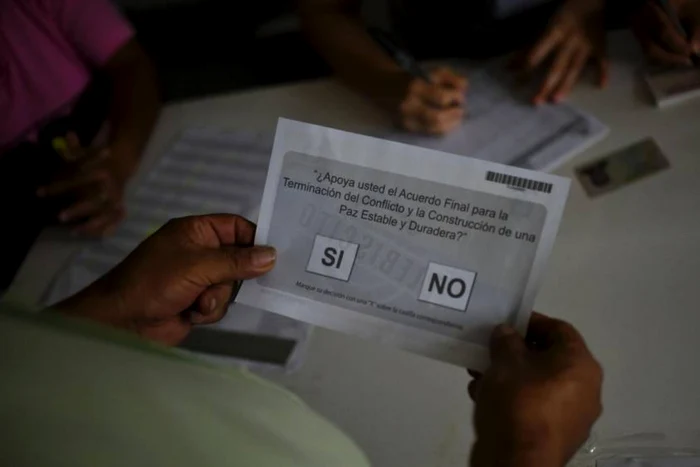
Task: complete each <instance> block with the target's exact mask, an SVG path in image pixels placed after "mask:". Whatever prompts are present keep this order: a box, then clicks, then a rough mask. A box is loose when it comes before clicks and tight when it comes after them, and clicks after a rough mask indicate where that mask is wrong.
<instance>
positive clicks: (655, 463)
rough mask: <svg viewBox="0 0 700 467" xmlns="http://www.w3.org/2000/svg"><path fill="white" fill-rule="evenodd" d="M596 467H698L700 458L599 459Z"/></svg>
mask: <svg viewBox="0 0 700 467" xmlns="http://www.w3.org/2000/svg"><path fill="white" fill-rule="evenodd" d="M596 467H700V457H682V456H680V457H647V458H641V457H628V458H614V459H601V460H599V461H597V462H596Z"/></svg>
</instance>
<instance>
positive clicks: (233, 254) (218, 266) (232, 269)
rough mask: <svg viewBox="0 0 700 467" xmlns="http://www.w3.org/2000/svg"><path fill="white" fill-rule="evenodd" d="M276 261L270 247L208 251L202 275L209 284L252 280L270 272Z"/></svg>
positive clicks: (273, 250) (273, 251) (228, 248)
mask: <svg viewBox="0 0 700 467" xmlns="http://www.w3.org/2000/svg"><path fill="white" fill-rule="evenodd" d="M276 259H277V252H276V250H275V249H274V248H273V247H270V246H253V247H248V248H242V247H222V248H219V249H215V250H211V251H210V253H209V256H208V258H207V259H206V260H205V261H204V262H203V264H202V271H203V274H202V275H203V276H204V277H205V278H206V280H207V282H209V284H221V283H230V282H236V281H242V280H245V279H252V278H254V277H258V276H261V275H263V274H265V273H266V272H268V271H269V270H271V269H272V268H273V266H274V265H275V260H276Z"/></svg>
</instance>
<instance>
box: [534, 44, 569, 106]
mask: <svg viewBox="0 0 700 467" xmlns="http://www.w3.org/2000/svg"><path fill="white" fill-rule="evenodd" d="M575 48H576V46H575V44H572V43H570V42H569V43H567V44H566V45H565V46H564V47H563V48H562V49H561V50H560V51H559V53H558V54H557V58H556V59H555V60H554V63H553V64H552V66H551V67H550V69H549V72H548V73H547V77H546V78H545V80H544V83H543V84H542V87H541V88H540V90H539V92H538V93H537V95H536V96H535V98H534V99H533V102H534V103H535V104H541V103H543V102H545V101H546V100H548V99H549V98H550V97H551V96H552V93H553V92H554V90H555V89H556V88H557V86H559V83H561V81H562V79H563V78H564V76H566V71H567V69H568V68H569V66H570V63H571V61H572V59H573V57H574V53H575Z"/></svg>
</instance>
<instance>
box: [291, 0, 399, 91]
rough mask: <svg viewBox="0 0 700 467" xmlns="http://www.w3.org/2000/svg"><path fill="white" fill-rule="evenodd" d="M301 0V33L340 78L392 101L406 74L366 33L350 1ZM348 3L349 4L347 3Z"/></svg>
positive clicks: (356, 8) (361, 89)
mask: <svg viewBox="0 0 700 467" xmlns="http://www.w3.org/2000/svg"><path fill="white" fill-rule="evenodd" d="M341 3H343V2H335V1H324V0H305V1H302V2H300V14H301V18H302V25H303V29H304V32H305V34H306V35H307V37H308V39H309V41H310V42H311V44H312V45H313V46H314V47H315V48H316V50H317V51H318V52H319V54H320V55H321V56H322V57H323V58H324V59H325V60H326V61H327V62H328V63H329V64H330V66H331V68H333V70H334V71H335V73H336V74H337V75H338V77H339V78H340V79H342V80H343V81H345V82H346V83H347V84H348V85H350V86H352V87H354V88H356V89H357V90H359V91H360V92H362V93H364V94H366V95H368V96H370V97H371V98H373V99H374V100H376V101H377V102H379V103H380V104H385V103H394V101H395V99H396V98H397V97H399V96H400V95H402V93H403V92H404V91H405V89H397V88H398V87H401V86H400V84H401V83H402V81H404V80H405V83H404V84H407V83H408V81H409V80H410V77H409V76H407V75H406V74H405V73H404V72H403V70H401V69H400V68H399V67H398V65H397V64H396V63H395V62H394V61H393V60H392V59H391V57H389V56H388V55H387V54H386V53H385V52H384V51H383V50H382V49H381V48H380V47H379V46H378V45H377V44H376V43H375V42H374V40H372V38H371V36H370V35H369V34H368V33H367V31H366V28H365V26H364V25H363V24H362V22H361V20H360V17H359V6H358V5H355V4H354V3H353V2H345V4H341ZM348 3H350V4H348Z"/></svg>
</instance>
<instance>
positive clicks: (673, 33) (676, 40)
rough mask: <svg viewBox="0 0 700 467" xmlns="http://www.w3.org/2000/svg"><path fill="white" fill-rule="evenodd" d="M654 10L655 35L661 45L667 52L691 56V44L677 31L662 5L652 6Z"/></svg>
mask: <svg viewBox="0 0 700 467" xmlns="http://www.w3.org/2000/svg"><path fill="white" fill-rule="evenodd" d="M652 8H653V10H654V13H653V16H654V23H655V24H654V26H653V27H655V29H656V30H655V35H656V37H657V38H658V40H659V41H660V45H661V46H662V47H663V48H664V49H666V51H667V52H671V53H674V54H676V55H685V56H689V55H690V53H691V52H692V49H691V47H690V44H689V43H688V41H686V39H685V37H683V35H682V34H681V33H680V32H679V31H678V30H677V29H676V25H675V23H674V22H673V20H671V18H670V17H669V16H668V14H666V12H665V11H664V9H663V8H661V6H660V5H657V4H655V3H654V4H652Z"/></svg>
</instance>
